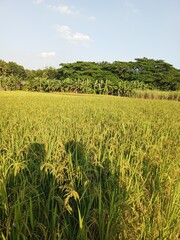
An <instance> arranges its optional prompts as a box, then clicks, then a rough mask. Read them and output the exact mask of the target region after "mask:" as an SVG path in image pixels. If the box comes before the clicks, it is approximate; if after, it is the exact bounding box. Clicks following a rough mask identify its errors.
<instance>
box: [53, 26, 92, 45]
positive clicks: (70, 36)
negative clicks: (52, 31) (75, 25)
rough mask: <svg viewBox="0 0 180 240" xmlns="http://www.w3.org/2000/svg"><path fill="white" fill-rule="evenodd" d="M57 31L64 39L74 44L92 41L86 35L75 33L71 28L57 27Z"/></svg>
mask: <svg viewBox="0 0 180 240" xmlns="http://www.w3.org/2000/svg"><path fill="white" fill-rule="evenodd" d="M56 30H57V32H59V33H60V34H61V36H62V37H63V38H65V39H66V40H70V41H72V42H87V41H90V40H91V38H90V37H89V36H88V35H86V34H83V33H80V32H75V33H73V32H72V31H71V29H70V27H69V26H57V28H56Z"/></svg>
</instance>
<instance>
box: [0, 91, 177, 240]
mask: <svg viewBox="0 0 180 240" xmlns="http://www.w3.org/2000/svg"><path fill="white" fill-rule="evenodd" d="M179 120H180V108H179V102H175V101H164V100H161V101H159V100H144V99H130V98H120V97H113V96H98V95H79V94H74V95H73V94H56V93H54V94H53V93H51V94H46V93H29V92H3V91H1V92H0V238H1V239H4V240H5V239H10V240H14V239H16V240H21V239H23V240H24V239H34V240H35V239H45V240H46V239H47V240H50V239H51V240H52V239H58V240H75V239H82V240H86V239H87V240H95V239H96V240H124V239H128V240H135V239H136V240H142V239H144V240H146V239H158V240H162V239H169V240H176V239H178V238H179V224H180V222H179V214H180V212H179V209H180V208H179V206H180V201H179V200H180V199H179V190H180V185H179V173H180V172H179V159H180V151H179V146H180V142H179V140H180V139H179V130H180V129H179V127H180V124H179Z"/></svg>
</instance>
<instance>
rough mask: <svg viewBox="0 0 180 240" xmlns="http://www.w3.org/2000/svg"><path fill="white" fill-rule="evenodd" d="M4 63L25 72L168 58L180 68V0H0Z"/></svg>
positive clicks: (0, 46)
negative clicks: (78, 63) (81, 63)
mask: <svg viewBox="0 0 180 240" xmlns="http://www.w3.org/2000/svg"><path fill="white" fill-rule="evenodd" d="M0 32H1V33H0V59H2V60H5V61H15V62H17V63H18V64H21V65H23V66H24V67H25V68H29V69H38V68H44V67H46V66H53V67H58V66H59V63H66V62H75V61H95V62H100V61H108V62H113V61H133V60H134V59H135V58H139V57H147V58H153V59H162V60H165V61H166V62H168V63H171V64H173V65H174V66H175V67H176V68H179V69H180V0H76V1H75V0H0Z"/></svg>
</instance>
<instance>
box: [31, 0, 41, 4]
mask: <svg viewBox="0 0 180 240" xmlns="http://www.w3.org/2000/svg"><path fill="white" fill-rule="evenodd" d="M42 2H43V0H33V3H35V4H40V3H42Z"/></svg>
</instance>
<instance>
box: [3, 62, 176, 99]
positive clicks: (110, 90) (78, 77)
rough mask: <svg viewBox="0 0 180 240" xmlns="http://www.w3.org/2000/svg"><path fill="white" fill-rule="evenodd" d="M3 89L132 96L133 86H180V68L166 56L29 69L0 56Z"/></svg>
mask: <svg viewBox="0 0 180 240" xmlns="http://www.w3.org/2000/svg"><path fill="white" fill-rule="evenodd" d="M0 89H3V90H29V91H44V92H55V91H56V92H78V93H96V94H109V95H121V96H130V95H131V93H132V92H133V90H134V89H140V90H146V89H158V90H162V91H175V90H180V69H176V68H175V67H173V65H171V64H169V63H166V62H165V61H163V60H154V59H148V58H137V59H135V61H133V62H122V61H115V62H113V63H108V62H98V63H96V62H82V61H78V62H75V63H61V64H60V65H59V68H53V67H46V68H44V69H38V70H29V69H24V67H23V66H21V65H19V64H17V63H15V62H5V61H3V60H0Z"/></svg>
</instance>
